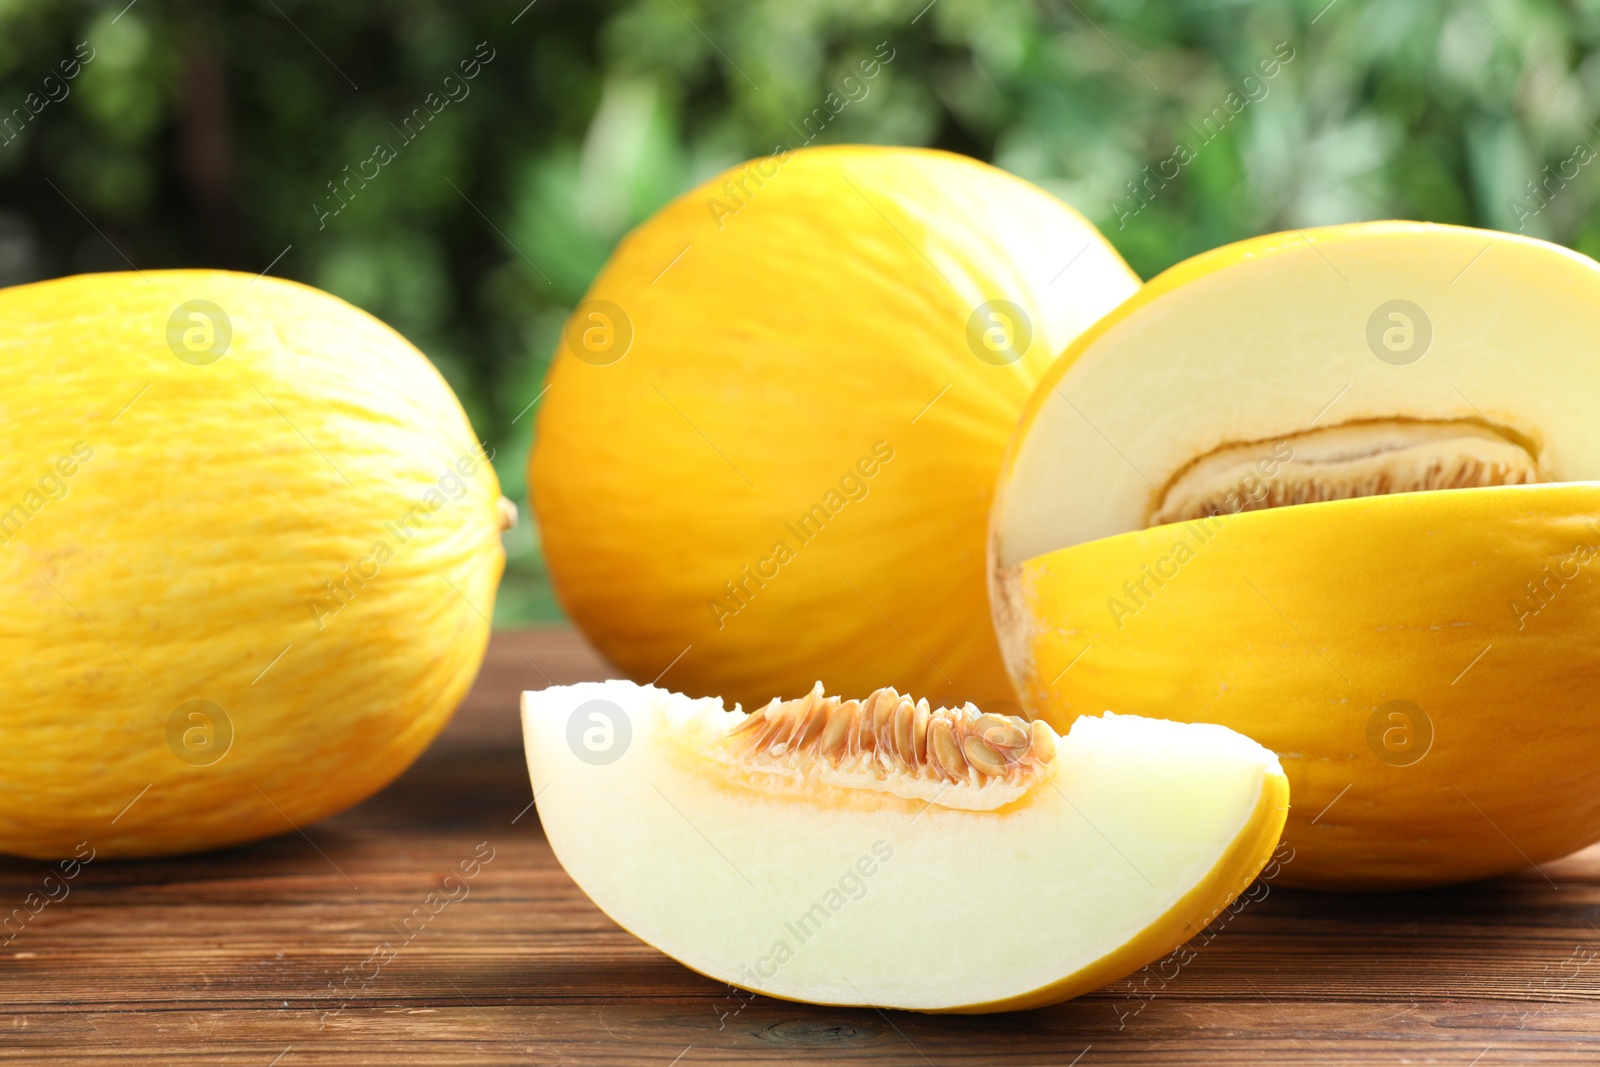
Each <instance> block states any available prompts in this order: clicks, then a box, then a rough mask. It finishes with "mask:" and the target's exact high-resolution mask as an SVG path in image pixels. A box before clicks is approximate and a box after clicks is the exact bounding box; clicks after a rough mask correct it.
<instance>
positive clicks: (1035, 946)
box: [522, 681, 1287, 1011]
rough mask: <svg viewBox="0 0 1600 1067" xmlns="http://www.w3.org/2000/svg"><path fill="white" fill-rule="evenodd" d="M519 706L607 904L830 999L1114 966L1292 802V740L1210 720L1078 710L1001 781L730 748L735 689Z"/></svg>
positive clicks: (939, 1003) (1003, 993) (900, 998)
mask: <svg viewBox="0 0 1600 1067" xmlns="http://www.w3.org/2000/svg"><path fill="white" fill-rule="evenodd" d="M522 707H523V726H524V733H525V737H526V743H527V753H528V765H529V770H530V772H531V776H532V780H533V789H534V795H535V797H536V800H537V805H538V812H539V817H540V820H541V822H542V823H543V826H544V831H545V833H546V835H547V836H548V838H549V841H550V845H551V848H552V849H553V850H554V852H555V854H556V856H557V858H558V859H559V860H560V862H561V864H562V865H563V866H564V867H565V868H566V870H567V872H568V874H570V875H571V876H572V878H573V880H574V881H575V882H577V884H578V885H579V887H581V888H582V889H583V890H584V892H586V893H587V894H588V895H589V896H590V897H591V898H592V899H593V900H594V902H595V903H596V904H597V905H598V906H599V907H600V908H601V909H602V910H603V911H604V912H605V913H606V914H607V915H609V916H610V917H611V918H612V919H613V920H615V921H616V922H617V923H618V924H619V925H621V926H622V927H624V928H625V929H627V930H628V931H630V932H632V933H633V934H635V935H636V936H638V937H639V938H641V939H642V940H644V941H646V942H648V943H650V944H651V945H654V946H655V947H656V948H658V949H660V950H661V951H663V952H665V953H666V954H668V955H670V956H672V957H673V958H675V959H677V960H678V961H680V962H682V963H683V964H684V965H686V966H688V967H690V968H693V969H694V970H696V971H699V972H700V973H702V974H704V975H707V976H709V977H711V978H714V979H716V980H718V981H720V982H725V983H727V984H729V985H730V986H734V987H737V988H740V989H746V990H752V991H755V992H759V993H765V994H768V995H770V996H774V997H780V998H785V999H791V1000H799V1001H809V1002H814V1003H821V1004H839V1005H871V1006H875V1007H893V1008H906V1009H913V1010H920V1011H994V1010H1007V1009H1012V1008H1023V1007H1030V1006H1034V1005H1038V1004H1045V1003H1051V1002H1054V1001H1057V1000H1063V999H1066V998H1068V997H1071V996H1075V995H1077V994H1078V993H1081V992H1085V991H1087V990H1090V989H1094V988H1097V987H1099V986H1101V985H1104V984H1106V983H1108V982H1111V981H1115V980H1116V979H1118V978H1120V977H1123V976H1124V975H1126V974H1129V973H1131V972H1133V971H1135V970H1137V969H1138V968H1139V967H1141V966H1143V965H1145V964H1146V963H1149V962H1150V961H1151V960H1154V959H1157V958H1159V957H1161V956H1162V955H1164V954H1165V953H1167V952H1168V951H1170V950H1171V949H1173V948H1174V947H1176V946H1178V945H1180V944H1182V943H1183V942H1184V941H1186V940H1188V939H1189V938H1191V937H1193V936H1194V935H1195V934H1196V933H1198V932H1199V930H1200V929H1202V928H1203V927H1204V925H1205V923H1206V922H1207V921H1209V919H1210V918H1212V917H1214V916H1215V915H1216V914H1217V913H1218V912H1219V911H1220V910H1221V909H1222V908H1223V907H1225V906H1226V905H1227V904H1228V902H1229V901H1231V900H1232V899H1233V898H1234V897H1235V896H1236V895H1237V894H1238V893H1239V892H1241V891H1242V890H1243V889H1244V888H1246V887H1247V886H1248V885H1249V883H1250V881H1251V880H1252V879H1253V878H1254V877H1255V876H1256V875H1257V873H1258V872H1259V871H1260V869H1261V868H1262V866H1263V865H1264V864H1265V862H1266V861H1267V859H1268V858H1269V857H1270V855H1271V853H1272V850H1273V848H1274V847H1275V845H1276V844H1277V840H1278V834H1279V832H1280V830H1281V828H1282V824H1283V820H1284V816H1285V811H1286V808H1287V786H1286V784H1285V781H1284V778H1283V776H1282V773H1281V771H1280V769H1279V766H1278V762H1277V759H1276V757H1274V756H1273V754H1272V753H1271V752H1269V751H1268V750H1266V749H1264V748H1262V747H1261V746H1259V745H1257V744H1256V743H1255V742H1253V741H1250V740H1248V739H1247V738H1245V737H1243V736H1242V735H1239V734H1236V733H1233V732H1232V731H1229V730H1227V729H1225V728H1223V727H1218V726H1209V725H1188V724H1179V723H1172V722H1166V721H1162V720H1156V719H1145V718H1138V717H1133V716H1125V715H1106V716H1104V717H1103V718H1083V719H1080V720H1078V722H1077V723H1076V724H1074V726H1073V728H1072V731H1071V733H1070V734H1068V735H1067V736H1066V737H1063V738H1059V739H1057V738H1056V735H1054V733H1053V732H1051V734H1050V737H1049V738H1046V739H1045V740H1046V742H1050V741H1054V744H1053V745H1048V747H1050V748H1053V749H1054V756H1053V758H1052V759H1051V760H1050V762H1049V763H1048V764H1047V765H1045V766H1044V767H1043V769H1042V770H1041V771H1040V772H1039V773H1038V774H1037V775H1036V776H1035V777H1034V778H1032V779H1031V780H1030V781H1028V782H1026V783H1025V785H1024V786H1023V787H1019V788H1018V789H1015V790H1013V791H1012V792H1011V793H996V792H994V787H990V788H988V789H983V788H974V787H973V783H974V782H976V781H977V780H978V779H979V778H980V777H981V775H978V774H976V773H974V774H973V776H972V778H971V779H970V780H963V781H959V782H952V781H949V780H941V779H939V778H938V777H937V776H936V775H932V774H929V773H922V774H920V775H919V774H915V773H913V774H908V773H906V772H905V771H903V770H902V771H900V772H898V773H896V772H892V771H889V770H884V769H882V768H881V767H880V769H879V770H878V771H872V770H871V769H870V768H869V769H868V770H865V771H861V772H859V773H856V774H854V775H853V776H852V775H842V776H841V775H839V774H833V775H831V776H829V775H828V774H825V773H823V772H821V771H819V770H818V769H817V768H816V767H815V766H813V767H810V768H809V769H807V768H806V767H804V766H803V765H802V766H801V767H800V769H790V770H786V769H785V765H784V764H783V762H782V761H781V760H777V761H768V762H766V763H765V764H762V767H763V768H764V769H756V768H755V766H754V764H753V763H752V762H751V761H741V760H740V759H738V758H736V757H730V756H729V755H728V752H729V748H728V743H729V740H728V738H729V731H731V730H732V729H733V728H735V727H736V726H738V725H739V724H740V723H741V722H743V721H744V720H745V716H744V715H743V714H742V713H741V712H740V711H739V710H737V709H735V710H733V711H728V710H724V708H723V706H722V703H721V702H720V701H719V700H716V699H700V700H694V699H690V698H688V697H684V696H681V695H677V694H672V693H669V692H666V691H664V690H660V689H655V688H652V687H641V686H638V685H634V684H632V683H628V682H621V681H612V682H603V683H587V684H583V685H575V686H564V687H556V688H551V689H546V690H543V691H540V692H531V693H525V694H524V695H523V704H522ZM1036 728H1037V729H1039V730H1043V729H1045V727H1044V726H1043V724H1037V727H1036ZM1035 736H1037V735H1035ZM825 779H826V780H825ZM985 809H987V810H985Z"/></svg>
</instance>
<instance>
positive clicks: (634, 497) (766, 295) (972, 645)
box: [529, 147, 1138, 703]
mask: <svg viewBox="0 0 1600 1067" xmlns="http://www.w3.org/2000/svg"><path fill="white" fill-rule="evenodd" d="M1137 285H1138V279H1137V278H1136V277H1135V276H1134V275H1133V273H1132V272H1131V271H1130V270H1129V269H1128V267H1127V266H1126V265H1125V264H1124V263H1123V262H1122V260H1121V259H1120V258H1119V257H1118V256H1117V254H1116V252H1115V251H1113V250H1112V248H1111V247H1110V245H1108V244H1107V243H1106V242H1105V240H1104V239H1103V238H1102V237H1101V236H1100V234H1099V233H1097V232H1096V231H1095V230H1094V228H1093V227H1092V226H1091V225H1089V224H1088V223H1087V222H1086V221H1085V220H1084V219H1083V218H1081V217H1080V216H1079V215H1078V214H1077V213H1075V212H1074V211H1072V210H1071V209H1070V208H1068V207H1066V206H1065V205H1064V204H1062V203H1060V202H1059V201H1057V200H1055V199H1054V198H1053V197H1051V196H1049V195H1047V194H1046V193H1044V192H1043V191H1041V190H1040V189H1038V188H1036V187H1034V186H1032V185H1029V184H1028V183H1026V182H1023V181H1020V180H1018V179H1016V178H1014V177H1012V176H1010V175H1007V174H1005V173H1003V172H1001V171H998V170H996V169H994V168H992V167H989V166H986V165H984V164H981V163H978V162H975V161H973V160H970V159H965V158H962V157H959V156H955V155H950V154H948V153H943V152H931V151H921V150H914V149H898V148H875V147H833V148H818V149H806V150H802V151H797V152H791V153H787V154H785V155H783V156H778V157H771V158H768V159H763V160H755V161H752V162H750V163H747V164H744V165H742V166H740V167H737V168H734V169H733V170H732V171H729V172H728V173H726V174H723V175H720V176H718V177H717V178H714V179H712V180H711V181H709V182H707V183H706V184H705V185H704V186H702V187H701V188H699V189H696V190H694V191H693V192H690V193H687V194H685V195H684V196H683V197H681V198H680V199H678V200H676V201H674V202H673V203H672V204H670V205H668V206H667V207H665V208H664V209H662V210H661V212H659V213H658V214H657V215H656V216H655V217H653V218H652V219H650V220H649V221H647V222H646V223H644V224H643V225H642V226H640V227H639V228H638V229H636V230H635V231H634V232H633V233H631V234H630V235H629V236H628V237H627V238H626V239H625V240H624V241H623V242H622V244H621V245H620V247H619V248H618V249H617V251H616V253H615V254H614V255H613V257H612V259H611V261H610V262H609V263H608V264H607V266H606V268H605V269H604V271H602V273H601V274H600V276H599V277H598V278H597V279H596V281H595V283H594V285H593V287H592V288H591V289H590V291H589V293H588V296H587V297H586V299H585V300H584V302H583V303H581V304H580V305H579V306H578V308H577V310H576V311H575V313H574V315H573V317H572V320H571V321H569V323H568V325H567V328H566V330H565V332H564V335H563V340H562V342H561V344H560V347H559V350H558V353H557V355H556V358H555V362H554V366H553V369H552V371H551V375H550V380H549V392H548V393H547V394H546V395H545V398H544V400H543V403H542V406H541V410H540V414H539V422H538V428H537V440H536V444H535V447H534V451H533V456H532V460H531V467H530V475H529V476H530V484H531V485H532V497H533V505H534V508H535V510H536V511H537V513H538V518H539V524H540V529H541V534H542V537H543V544H544V549H545V553H546V557H547V560H548V563H549V567H550V574H551V578H552V580H553V582H554V584H555V588H556V591H557V593H558V594H559V596H560V599H561V603H562V605H563V607H564V608H565V609H566V611H567V613H568V614H569V615H570V616H571V618H572V619H573V620H574V621H575V622H576V623H577V624H578V625H579V626H580V627H582V629H583V630H584V632H585V633H586V634H587V635H588V636H589V637H590V638H591V639H592V640H593V641H594V642H595V644H596V645H598V646H599V648H600V649H601V651H603V652H604V653H605V654H606V655H607V656H608V657H609V658H610V659H611V660H612V661H613V662H615V663H616V664H617V665H618V666H619V667H621V668H622V669H623V670H624V671H625V672H626V673H627V674H629V675H630V676H631V677H633V678H635V679H637V680H640V681H650V680H652V679H655V678H657V677H658V676H662V672H663V671H666V670H667V668H668V667H669V666H670V668H671V672H670V673H669V674H667V675H665V677H664V684H670V685H672V686H674V687H675V688H678V689H682V690H684V691H686V692H689V693H694V694H699V695H706V694H712V693H715V694H719V695H726V696H728V697H729V698H731V699H741V700H745V701H747V702H754V701H757V700H764V699H766V697H767V696H768V695H769V694H771V693H773V692H785V691H793V690H797V689H801V688H804V687H806V686H809V685H810V684H811V682H812V681H813V680H814V679H815V678H816V677H818V676H819V675H820V676H821V677H822V679H823V681H824V682H826V683H827V684H828V685H829V687H830V688H833V689H835V690H839V691H860V692H866V691H868V690H870V689H873V688H876V687H877V686H880V685H891V684H892V685H897V686H900V687H901V688H904V689H914V690H916V691H918V692H922V693H926V694H928V696H929V697H930V698H932V699H936V700H940V701H943V702H946V703H949V702H956V703H959V702H960V701H962V700H966V699H970V700H974V701H978V702H980V703H987V702H989V701H991V700H995V699H1005V700H1009V699H1014V694H1013V692H1012V688H1011V684H1010V682H1009V681H1008V680H1007V678H1006V676H1005V671H1004V668H1003V665H1002V663H1001V659H1000V654H999V650H998V648H997V646H996V643H995V638H994V634H993V631H992V628H991V626H990V625H989V623H988V622H987V612H988V609H987V602H986V593H985V577H984V530H985V523H986V519H987V511H988V505H989V500H990V496H991V494H992V491H993V486H994V474H995V471H996V470H997V469H998V467H999V463H1000V459H1001V456H1002V454H1003V452H1004V449H1005V443H1006V440H1007V438H1008V436H1009V435H1010V433H1011V431H1012V429H1013V428H1014V426H1015V423H1016V419H1017V416H1018V415H1019V413H1020V412H1021V410H1022V405H1023V404H1024V403H1025V402H1026V399H1027V397H1028V395H1029V394H1030V393H1031V392H1032V389H1033V386H1034V384H1035V383H1036V382H1037V381H1038V379H1039V376H1040V375H1041V374H1042V373H1043V372H1044V370H1045V368H1046V367H1047V366H1049V364H1050V363H1051V361H1052V360H1054V358H1055V357H1056V355H1057V353H1059V352H1060V351H1061V349H1062V348H1063V347H1064V346H1065V345H1066V343H1067V342H1068V341H1070V340H1071V339H1072V338H1073V337H1074V336H1075V335H1076V334H1077V333H1078V332H1079V331H1080V330H1082V329H1084V328H1085V327H1087V326H1088V325H1089V324H1090V323H1092V322H1094V321H1095V320H1096V319H1097V318H1099V317H1100V316H1101V315H1102V314H1104V313H1105V312H1106V311H1108V310H1109V309H1110V308H1112V307H1114V306H1115V305H1116V304H1118V303H1119V302H1120V301H1122V300H1123V299H1125V298H1126V297H1127V296H1129V295H1130V294H1131V293H1132V292H1133V291H1134V290H1135V288H1136V287H1137ZM1002 301H1003V302H1008V304H1009V306H1005V305H1002V304H999V303H996V302H1002Z"/></svg>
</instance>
